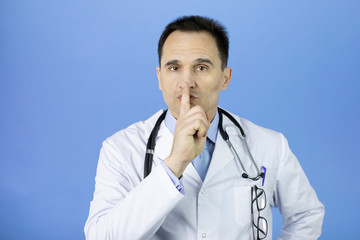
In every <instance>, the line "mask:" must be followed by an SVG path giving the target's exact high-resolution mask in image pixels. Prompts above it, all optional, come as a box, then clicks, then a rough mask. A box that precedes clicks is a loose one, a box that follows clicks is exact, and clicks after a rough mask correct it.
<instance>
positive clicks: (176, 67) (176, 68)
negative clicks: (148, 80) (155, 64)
mask: <svg viewBox="0 0 360 240" xmlns="http://www.w3.org/2000/svg"><path fill="white" fill-rule="evenodd" d="M169 70H170V71H177V70H179V67H178V66H170V67H169Z"/></svg>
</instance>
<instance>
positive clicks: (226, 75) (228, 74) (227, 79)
mask: <svg viewBox="0 0 360 240" xmlns="http://www.w3.org/2000/svg"><path fill="white" fill-rule="evenodd" d="M231 75H232V68H231V67H227V68H225V69H224V76H223V82H222V84H221V90H222V91H224V90H225V89H227V87H228V86H229V83H230V80H231Z"/></svg>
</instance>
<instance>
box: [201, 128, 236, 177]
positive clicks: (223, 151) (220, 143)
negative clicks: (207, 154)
mask: <svg viewBox="0 0 360 240" xmlns="http://www.w3.org/2000/svg"><path fill="white" fill-rule="evenodd" d="M233 159H234V156H233V154H232V153H231V151H230V149H229V147H228V146H227V143H226V142H225V140H224V139H223V138H222V137H221V134H220V133H218V135H217V139H216V144H215V149H214V152H213V155H212V158H211V162H210V166H209V169H208V172H207V174H206V177H205V181H204V183H206V182H208V181H209V180H210V179H211V178H212V177H214V176H215V175H216V173H218V172H219V171H220V170H221V169H222V168H224V167H225V166H226V165H227V164H228V163H229V162H230V161H232V160H233Z"/></svg>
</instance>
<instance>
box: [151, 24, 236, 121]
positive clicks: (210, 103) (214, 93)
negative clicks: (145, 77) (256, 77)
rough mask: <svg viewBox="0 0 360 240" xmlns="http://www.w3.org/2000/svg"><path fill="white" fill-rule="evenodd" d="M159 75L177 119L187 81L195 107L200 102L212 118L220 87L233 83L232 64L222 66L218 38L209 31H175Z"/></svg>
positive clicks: (192, 103) (163, 53)
mask: <svg viewBox="0 0 360 240" xmlns="http://www.w3.org/2000/svg"><path fill="white" fill-rule="evenodd" d="M157 77H158V80H159V88H160V90H161V91H162V93H163V97H164V101H165V103H166V105H167V106H168V108H169V111H170V112H171V114H172V115H173V116H174V117H175V118H176V119H177V118H178V116H179V112H180V104H181V94H182V89H183V87H184V84H186V83H187V84H188V85H189V88H190V104H191V107H193V106H196V105H200V106H201V107H202V109H203V110H204V111H205V112H207V113H208V114H209V117H210V119H211V120H212V119H213V118H214V116H215V114H216V111H217V105H218V101H219V94H220V91H222V90H225V89H226V88H227V87H228V85H229V82H230V79H231V68H229V67H228V68H225V69H222V68H221V60H220V55H219V51H218V48H217V46H216V42H215V39H214V38H213V37H212V36H211V35H210V34H209V33H207V32H181V31H174V32H172V33H171V34H170V35H169V37H168V38H167V39H166V41H165V43H164V46H163V49H162V57H161V65H160V67H157Z"/></svg>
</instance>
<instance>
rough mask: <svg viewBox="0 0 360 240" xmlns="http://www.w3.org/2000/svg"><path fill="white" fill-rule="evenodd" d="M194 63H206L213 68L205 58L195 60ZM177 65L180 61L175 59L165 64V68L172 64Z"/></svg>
mask: <svg viewBox="0 0 360 240" xmlns="http://www.w3.org/2000/svg"><path fill="white" fill-rule="evenodd" d="M195 62H196V63H208V64H210V65H211V66H214V64H213V62H212V61H211V60H210V59H207V58H198V59H196V60H195ZM179 63H180V61H179V60H177V59H174V60H170V61H168V62H167V63H165V67H168V66H170V65H173V64H179Z"/></svg>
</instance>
